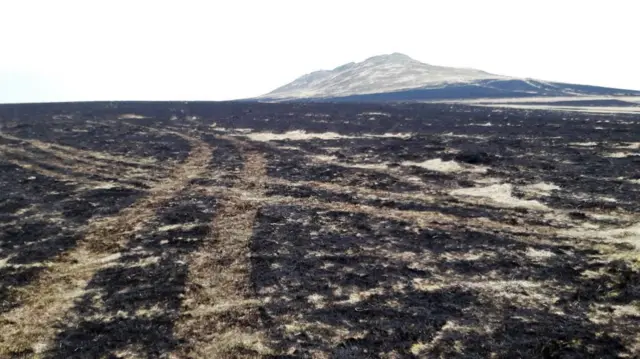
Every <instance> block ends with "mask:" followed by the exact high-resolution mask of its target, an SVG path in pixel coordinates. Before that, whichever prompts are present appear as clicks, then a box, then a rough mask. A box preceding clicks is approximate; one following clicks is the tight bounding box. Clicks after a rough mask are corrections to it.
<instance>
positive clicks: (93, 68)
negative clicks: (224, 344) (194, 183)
mask: <svg viewBox="0 0 640 359" xmlns="http://www.w3.org/2000/svg"><path fill="white" fill-rule="evenodd" d="M0 14H2V19H1V21H0V48H1V49H2V50H0V102H3V103H8V102H50V101H98V100H158V101H160V100H231V99H238V98H247V97H253V96H257V95H261V94H264V93H267V92H269V91H271V90H273V89H275V88H277V87H279V86H281V85H284V84H286V83H288V82H290V81H293V80H294V79H296V78H297V77H299V76H301V75H304V74H306V73H309V72H312V71H315V70H320V69H332V68H335V67H337V66H339V65H342V64H344V63H347V62H351V61H362V60H364V59H366V58H368V57H371V56H374V55H379V54H386V53H392V52H401V53H404V54H406V55H409V56H411V57H413V58H414V59H416V60H419V61H422V62H425V63H429V64H432V65H443V66H454V67H471V68H477V69H480V70H484V71H488V72H493V73H497V74H501V75H509V76H517V77H530V78H537V79H541V80H550V81H559V82H570V83H580V84H591V85H600V86H610V87H619V88H627V89H636V90H640V70H639V68H640V50H639V48H638V43H639V42H640V30H638V23H637V19H638V14H640V2H639V1H636V0H608V1H590V0H582V1H577V0H576V1H574V0H553V1H547V0H536V1H528V0H518V1H513V0H509V1H499V0H482V1H479V0H468V1H467V0H446V1H445V0H438V1H435V0H415V1H410V0H393V1H375V0H369V1H357V0H321V1H318V0H305V1H301V0H292V1H285V0H269V1H266V0H254V1H252V0H233V1H232V0H209V1H191V0H179V1H161V0H156V1H146V0H126V1H121V0H110V1H97V0H96V1H86V0H82V1H72V0H56V1H51V0H20V1H17V0H16V1H13V0H0Z"/></svg>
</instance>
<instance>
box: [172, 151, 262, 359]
mask: <svg viewBox="0 0 640 359" xmlns="http://www.w3.org/2000/svg"><path fill="white" fill-rule="evenodd" d="M240 145H241V144H240ZM244 156H245V166H244V168H243V171H242V174H241V176H240V178H241V180H240V181H239V182H238V183H236V185H235V186H236V187H237V188H238V189H241V190H243V191H246V190H250V191H253V192H255V193H256V194H258V195H262V192H263V188H264V181H265V178H266V167H265V159H264V157H263V156H262V155H261V154H260V153H258V152H255V151H250V152H245V155H244ZM257 210H258V207H257V203H255V202H252V201H248V200H247V199H245V198H241V197H240V196H234V195H233V194H232V195H230V196H228V198H226V199H224V201H223V203H222V205H221V206H220V207H219V208H218V209H217V211H216V216H215V218H214V219H213V221H212V223H211V235H210V237H209V239H208V240H207V241H206V242H205V244H204V245H203V246H202V248H201V249H200V250H199V251H198V252H196V253H194V254H193V255H192V256H191V258H190V259H189V263H190V265H189V280H188V284H187V290H186V293H185V298H184V301H183V309H182V315H181V316H180V318H179V320H178V322H177V324H176V334H177V336H178V337H181V338H183V339H184V340H185V341H186V342H187V345H185V346H184V347H181V348H180V349H179V350H178V351H177V352H175V353H173V356H174V357H179V358H231V357H233V358H240V357H244V358H253V357H260V356H262V355H265V354H269V353H270V352H271V350H270V349H269V346H268V343H266V341H265V339H264V335H263V334H262V333H261V330H260V328H259V327H258V322H259V314H258V308H257V307H258V306H259V305H260V302H259V301H257V300H256V299H255V298H253V296H252V290H251V285H250V279H249V272H250V268H249V241H250V239H251V235H252V231H253V223H254V221H255V217H256V214H257Z"/></svg>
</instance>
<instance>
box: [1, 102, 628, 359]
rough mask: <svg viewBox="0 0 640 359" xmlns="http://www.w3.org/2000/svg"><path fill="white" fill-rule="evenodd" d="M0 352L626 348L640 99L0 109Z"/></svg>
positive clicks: (602, 352) (154, 354)
mask: <svg viewBox="0 0 640 359" xmlns="http://www.w3.org/2000/svg"><path fill="white" fill-rule="evenodd" d="M0 333H1V334H0V358H4V357H7V358H13V357H16V358H22V357H26V358H30V357H38V358H102V357H108V358H235V357H247V358H255V357H265V358H269V357H273V358H276V357H278V358H378V357H379V358H412V357H419V358H423V357H424V358H427V357H446V358H449V357H461V358H463V357H464V358H485V357H493V358H518V357H530V358H625V357H626V358H637V357H638V356H639V355H640V117H638V116H637V115H628V114H627V115H625V114H617V115H612V114H607V115H598V114H593V113H589V114H580V113H576V112H567V113H563V112H558V111H541V110H540V111H538V110H536V111H532V110H518V109H508V108H501V109H497V108H496V109H494V108H488V107H472V106H462V105H451V104H428V105H427V104H411V105H401V104H396V105H373V104H370V105H367V104H330V103H324V104H302V103H296V104H283V103H281V104H257V103H205V102H193V103H184V102H175V103H133V102H129V103H67V104H29V105H2V106H0Z"/></svg>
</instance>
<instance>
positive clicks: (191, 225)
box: [157, 223, 202, 232]
mask: <svg viewBox="0 0 640 359" xmlns="http://www.w3.org/2000/svg"><path fill="white" fill-rule="evenodd" d="M199 226H202V223H186V224H180V223H179V224H169V225H166V226H162V227H158V229H157V231H158V232H169V231H174V230H181V231H188V230H191V229H194V228H196V227H199Z"/></svg>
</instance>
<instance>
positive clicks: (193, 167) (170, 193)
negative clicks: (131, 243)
mask: <svg viewBox="0 0 640 359" xmlns="http://www.w3.org/2000/svg"><path fill="white" fill-rule="evenodd" d="M179 136H181V137H183V138H187V139H188V140H189V142H190V143H191V146H192V149H191V152H190V154H189V157H188V158H187V159H186V161H185V162H183V163H182V164H181V165H179V166H178V167H177V168H175V169H174V170H173V171H172V173H171V175H170V177H169V178H168V179H166V180H165V181H163V182H161V183H160V184H159V185H157V186H156V187H153V188H152V189H151V190H149V193H148V195H147V196H146V197H144V198H142V199H140V200H138V201H137V202H136V203H134V204H133V205H132V206H130V207H127V208H125V209H124V210H122V211H120V212H119V213H118V214H116V215H114V216H111V217H106V218H101V219H99V220H95V221H93V222H91V223H90V224H89V225H88V228H87V230H86V234H85V236H84V238H83V239H82V240H81V241H80V242H79V243H78V246H77V247H75V248H74V249H73V250H71V251H69V252H67V253H65V254H63V255H62V256H61V257H59V258H58V259H57V260H56V261H54V262H53V263H51V264H50V265H49V266H48V269H47V270H46V271H45V272H43V273H42V274H41V275H40V277H39V278H38V279H37V280H35V281H34V283H33V284H32V285H30V286H28V287H23V288H21V289H19V290H18V292H19V293H17V297H18V298H20V303H21V306H19V307H17V308H15V309H14V310H12V311H10V312H7V313H5V314H3V315H2V316H1V317H0V325H1V326H2V329H3V335H2V336H0V357H1V356H3V355H16V354H20V353H29V352H35V353H38V352H43V351H46V350H47V347H48V345H49V343H50V342H51V340H52V338H53V337H54V336H55V335H56V332H57V331H58V330H59V329H57V328H56V323H57V322H58V321H60V320H61V319H62V318H63V317H64V314H65V313H66V312H67V311H68V310H69V309H70V308H71V307H72V306H73V303H74V300H75V299H76V298H78V297H80V296H81V295H83V294H84V293H85V287H86V285H87V283H88V282H89V281H90V280H91V278H92V277H93V275H94V274H95V273H96V272H97V271H98V270H99V269H103V268H106V267H108V266H110V265H113V264H114V263H115V262H116V261H117V260H118V258H119V257H120V253H119V252H120V250H121V248H122V247H123V246H124V245H125V244H126V242H127V241H128V240H129V238H131V237H132V236H133V235H134V234H135V233H137V232H139V231H141V230H142V229H144V227H145V225H146V224H148V223H149V221H150V220H151V219H152V218H153V216H154V215H155V213H156V210H157V209H158V207H160V206H162V204H163V203H165V202H166V201H168V200H170V199H171V198H172V197H174V196H175V195H176V194H177V193H179V192H180V191H182V190H183V189H184V188H185V187H187V186H188V185H189V183H190V182H191V180H192V179H193V178H196V177H198V176H200V175H202V174H203V172H204V171H205V169H206V165H207V164H208V162H209V160H210V157H211V152H212V148H211V147H210V146H208V145H207V144H206V143H205V142H203V141H201V140H200V139H197V138H193V137H189V136H186V135H184V134H179Z"/></svg>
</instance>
